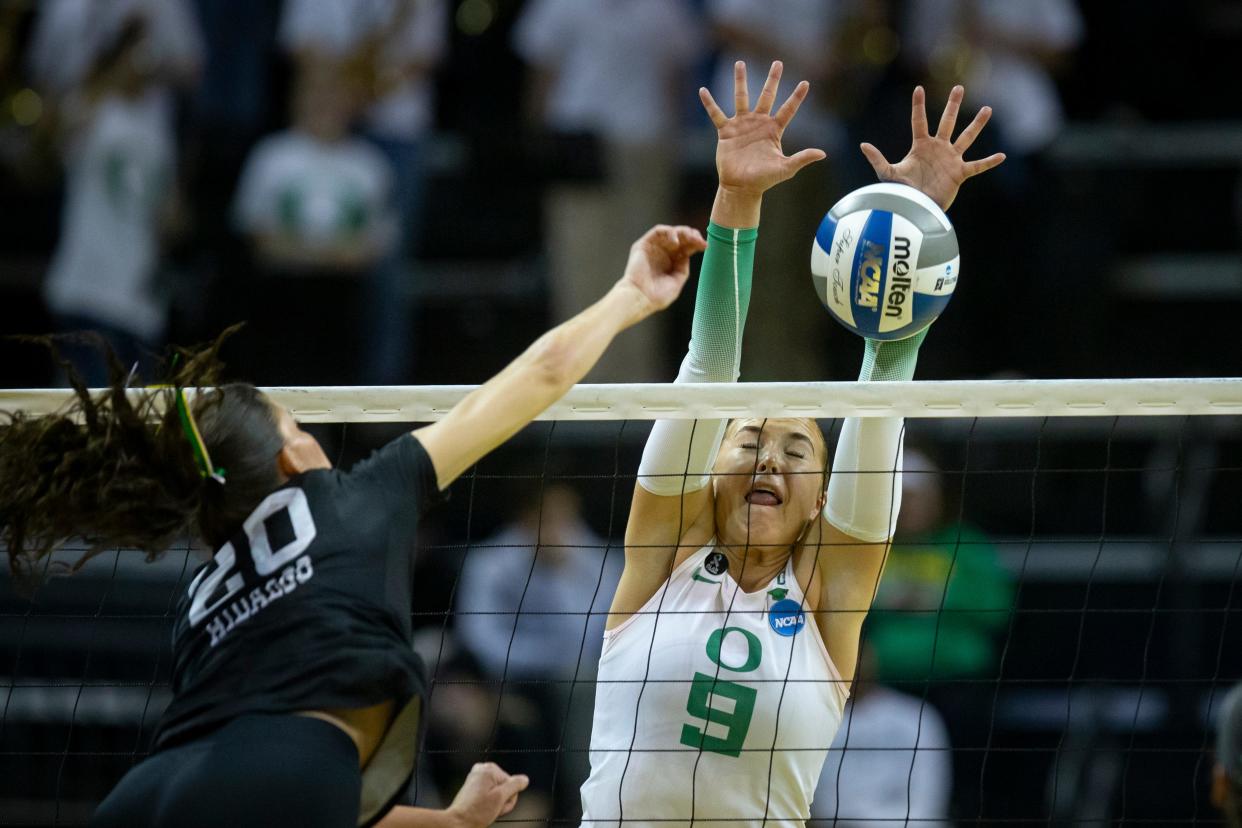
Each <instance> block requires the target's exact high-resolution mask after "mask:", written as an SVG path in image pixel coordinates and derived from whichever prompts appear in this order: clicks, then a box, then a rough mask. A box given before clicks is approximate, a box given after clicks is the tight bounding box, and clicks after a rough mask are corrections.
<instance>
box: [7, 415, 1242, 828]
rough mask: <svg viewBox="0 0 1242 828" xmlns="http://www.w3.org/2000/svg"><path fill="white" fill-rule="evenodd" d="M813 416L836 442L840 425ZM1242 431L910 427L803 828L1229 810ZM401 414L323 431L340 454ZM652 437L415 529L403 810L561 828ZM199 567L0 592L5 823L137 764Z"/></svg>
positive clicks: (84, 804)
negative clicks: (408, 777)
mask: <svg viewBox="0 0 1242 828" xmlns="http://www.w3.org/2000/svg"><path fill="white" fill-rule="evenodd" d="M822 425H823V427H824V431H825V433H826V434H827V435H828V436H829V442H830V443H831V442H832V440H833V439H834V437H835V433H836V431H837V430H839V428H838V426H839V423H837V422H829V421H824V422H823V423H822ZM1238 426H1239V422H1238V421H1237V419H1236V418H1225V417H1176V418H1174V417H1122V418H1078V419H1075V418H1051V419H1043V420H1039V419H1005V420H990V419H979V420H948V419H946V420H921V421H913V420H912V421H908V423H907V462H906V472H905V483H906V486H905V495H904V505H903V513H902V523H901V525H900V527H899V532H898V535H897V538H896V541H895V544H894V547H893V550H892V551H891V553H890V556H889V560H888V564H887V568H886V571H885V575H884V578H883V580H882V582H881V584H880V586H879V589H878V591H877V595H876V601H875V605H874V607H873V609H872V612H871V615H870V617H869V619H868V621H867V623H866V625H865V627H864V632H863V640H864V647H863V656H862V658H861V660H860V663H859V675H860V678H859V679H858V681H857V683H856V684H855V686H854V688H853V696H852V701H851V702H850V705H849V706H848V707H847V709H846V713H845V718H844V720H843V722H842V725H841V728H840V731H839V732H838V733H837V734H836V737H835V740H834V741H833V742H832V745H831V749H830V750H829V752H828V757H827V760H826V762H825V765H824V770H823V773H822V777H821V779H820V782H819V784H818V787H817V793H816V796H815V802H814V804H813V806H812V816H813V822H814V823H815V824H818V825H833V824H836V825H904V824H910V825H935V824H948V822H947V820H952V821H953V822H954V823H955V824H959V825H965V824H977V825H992V824H996V825H1025V824H1029V825H1060V824H1066V825H1069V824H1074V825H1199V824H1203V825H1207V824H1214V823H1219V822H1220V821H1221V817H1220V814H1219V812H1218V811H1216V810H1215V808H1213V806H1212V805H1211V804H1210V802H1209V794H1208V791H1209V786H1210V776H1211V769H1212V765H1213V763H1214V758H1213V755H1212V745H1213V728H1212V725H1213V721H1214V717H1215V712H1216V709H1217V707H1218V706H1219V703H1220V699H1221V697H1222V696H1223V694H1224V692H1226V691H1227V690H1228V689H1229V688H1230V687H1231V686H1232V685H1233V684H1235V683H1236V682H1237V681H1239V679H1240V678H1242V629H1240V625H1239V623H1238V619H1237V618H1236V615H1237V613H1238V612H1239V611H1240V610H1242V600H1240V599H1239V598H1238V596H1237V595H1236V594H1235V592H1236V589H1235V586H1236V583H1237V579H1238V574H1239V566H1240V565H1242V525H1240V523H1242V520H1240V517H1239V516H1240V515H1242V509H1240V508H1239V505H1238V504H1239V503H1242V435H1240V433H1239V428H1238ZM404 428H406V427H403V426H396V425H357V424H351V425H349V426H348V428H346V427H344V426H343V425H325V426H315V427H313V430H314V431H315V432H316V434H317V436H319V437H320V439H321V441H322V442H324V443H325V445H326V447H327V448H328V450H329V456H332V457H334V458H336V459H338V461H339V462H340V463H341V464H343V465H346V466H348V465H349V464H350V463H352V462H354V461H355V460H357V459H359V458H360V457H362V456H365V455H366V454H367V453H368V452H369V451H370V450H372V449H373V448H375V447H377V446H379V445H382V444H383V443H384V442H385V441H386V440H388V439H391V438H392V437H393V436H395V435H396V434H399V433H400V432H401V431H402V430H404ZM648 428H649V424H647V423H636V422H628V423H627V422H594V423H582V422H548V423H539V424H535V425H532V426H531V427H529V428H527V429H526V430H525V431H524V432H522V433H521V434H520V435H519V436H518V437H517V438H516V439H515V440H513V441H512V442H510V443H509V444H507V445H506V446H504V447H502V448H501V449H500V450H498V451H497V452H495V453H494V454H493V455H491V456H489V457H488V458H486V459H485V460H484V461H483V462H481V463H480V464H479V465H478V466H477V467H476V468H474V469H472V470H471V471H470V472H468V473H467V474H466V475H464V476H463V477H462V478H461V479H460V480H458V481H457V482H456V483H455V484H454V485H453V487H452V495H451V499H450V500H449V502H448V503H447V504H446V505H445V506H443V507H441V508H440V509H439V510H437V511H436V512H434V513H432V514H431V515H430V516H429V517H428V518H427V520H426V522H425V523H424V526H423V529H422V532H421V537H420V543H419V548H418V550H417V564H416V577H415V589H414V596H415V597H414V608H413V622H414V628H415V647H416V649H417V650H418V651H419V652H420V654H421V655H422V656H423V658H424V659H425V660H426V662H427V665H428V672H429V675H430V676H431V677H432V682H431V691H430V696H429V699H428V708H427V709H428V714H427V720H428V727H427V734H426V738H425V741H424V743H423V745H422V747H421V754H420V771H419V774H418V776H417V779H416V783H415V786H414V788H413V789H412V790H411V792H410V801H412V802H413V801H417V802H419V803H422V804H428V805H432V806H435V805H443V804H446V803H447V802H448V801H449V800H451V798H452V796H453V794H454V792H455V791H456V789H457V787H458V785H459V784H460V782H461V780H462V778H463V777H464V775H465V773H466V772H468V770H469V768H470V766H471V765H472V764H473V763H474V762H476V761H479V760H481V759H490V760H493V761H496V762H497V763H499V764H500V765H501V766H502V767H504V768H506V769H507V770H510V771H514V772H525V773H528V774H530V776H531V778H532V789H531V793H529V794H527V795H526V796H525V797H524V799H523V803H522V805H521V806H520V808H519V810H518V811H516V812H515V813H514V814H513V815H511V816H510V817H506V818H505V819H506V821H510V822H517V821H532V822H538V823H542V824H551V823H557V824H574V823H577V822H578V821H579V820H580V818H581V810H580V805H579V797H578V788H579V786H580V785H581V784H582V782H583V780H584V778H585V776H586V774H587V773H588V772H589V768H590V759H589V755H588V747H589V744H590V736H591V728H592V705H593V699H594V694H595V686H596V684H595V682H596V663H597V659H598V657H599V653H600V637H601V635H602V630H603V628H604V620H605V615H606V611H607V608H608V606H609V603H610V601H611V598H612V593H613V590H614V589H615V587H616V584H617V580H618V578H619V577H620V574H621V569H622V565H623V563H624V549H623V536H624V530H625V525H626V519H627V514H628V510H629V503H630V497H631V494H632V491H633V486H634V478H635V470H636V469H637V466H638V458H639V455H640V452H641V447H642V442H643V440H644V438H645V435H646V433H647V430H648ZM536 539H538V540H536ZM64 554H65V556H66V558H72V557H73V556H74V551H73V550H72V549H70V550H66V551H65V553H64ZM199 562H200V553H199V552H198V551H196V550H194V549H193V548H192V546H191V544H190V543H189V542H188V541H187V542H186V543H185V544H183V545H181V546H180V547H179V548H175V549H173V550H170V551H169V552H168V553H167V554H166V555H165V556H164V558H163V559H162V560H160V561H158V562H156V563H153V564H144V563H143V561H142V556H141V555H140V554H138V553H134V552H131V551H126V550H118V551H115V552H111V553H108V554H104V555H100V556H98V557H96V558H95V559H93V560H92V561H91V562H90V563H89V564H88V565H87V566H86V567H85V568H84V569H83V571H81V572H79V573H78V574H76V575H74V576H71V577H59V578H55V579H52V580H50V581H49V582H47V583H46V584H45V585H43V586H42V587H40V588H39V590H38V591H37V593H36V594H35V595H34V596H33V600H29V599H27V598H24V597H21V596H19V595H18V594H17V593H15V592H14V590H13V589H12V588H11V586H12V585H11V584H10V583H8V581H7V580H5V581H3V583H0V700H2V703H0V746H2V747H0V762H2V763H3V766H2V768H0V824H4V825H18V824H40V825H42V824H66V825H68V824H81V823H84V822H85V821H86V820H87V819H88V818H89V816H90V814H91V812H92V809H93V808H94V806H95V805H96V804H97V803H98V802H99V800H100V799H102V797H104V796H105V795H106V794H107V792H108V791H109V790H110V789H111V788H112V787H113V786H114V785H115V784H116V782H117V781H118V780H119V779H120V777H121V776H122V775H123V774H124V773H125V772H126V770H127V769H128V768H130V767H131V766H133V765H134V764H135V763H137V762H139V761H141V760H142V758H143V757H144V756H145V755H147V752H148V751H149V749H150V737H151V734H152V732H153V729H154V726H155V724H156V722H157V721H158V719H159V716H160V713H161V711H162V710H163V708H164V707H165V705H166V704H167V703H168V700H169V697H170V691H169V665H170V656H171V654H170V631H171V627H172V622H173V617H172V613H173V608H174V606H175V604H176V601H177V598H178V596H179V594H180V593H181V591H182V590H185V589H186V588H187V586H188V584H189V580H190V578H191V576H192V574H193V572H194V570H195V569H196V568H197V566H198V564H199ZM634 680H635V681H638V682H641V681H642V680H643V676H642V675H637V676H635V677H634ZM777 698H778V699H779V698H781V694H777ZM687 715H688V717H689V718H688V719H687V721H688V722H690V723H693V721H694V719H693V716H692V715H691V714H690V713H688V714H687ZM700 723H701V724H704V725H705V724H706V723H704V722H700ZM705 729H706V727H705ZM821 747H823V748H828V747H829V745H823V746H821ZM747 749H748V750H750V749H755V748H754V747H753V746H750V745H748V746H747ZM766 749H767V750H768V751H769V752H771V750H772V748H771V747H770V746H769V747H768V748H766ZM696 784H708V785H711V784H718V781H716V780H697V779H696ZM770 784H771V785H781V784H790V783H789V782H787V781H786V780H783V779H778V778H773V779H772V780H770ZM756 824H758V823H756Z"/></svg>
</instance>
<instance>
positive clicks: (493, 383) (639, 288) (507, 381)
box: [414, 225, 707, 489]
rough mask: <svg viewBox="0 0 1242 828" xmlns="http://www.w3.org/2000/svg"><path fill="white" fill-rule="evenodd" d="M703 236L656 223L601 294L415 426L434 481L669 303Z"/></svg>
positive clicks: (522, 421) (507, 433) (459, 467)
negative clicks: (433, 418)
mask: <svg viewBox="0 0 1242 828" xmlns="http://www.w3.org/2000/svg"><path fill="white" fill-rule="evenodd" d="M706 246H707V243H706V242H705V241H704V240H703V237H702V235H700V234H699V232H698V231H697V230H694V229H692V228H689V227H668V226H665V225H660V226H657V227H655V228H652V229H651V230H649V231H647V233H646V234H644V235H643V237H642V238H641V239H639V240H638V241H637V242H635V243H634V245H633V247H631V248H630V259H629V262H628V264H627V265H626V269H625V276H623V277H622V279H621V280H620V281H618V282H617V284H616V285H614V286H613V288H612V289H611V290H610V291H608V293H607V294H606V295H605V296H604V298H602V299H600V300H599V301H598V302H596V303H595V304H594V305H592V306H591V307H589V308H587V309H586V310H584V311H582V312H581V313H579V314H578V315H577V316H575V317H574V318H572V319H570V320H569V321H567V322H564V323H562V324H561V325H559V326H557V327H555V328H553V329H552V330H551V331H548V332H547V333H546V334H544V335H543V336H541V337H540V338H539V339H538V340H536V341H535V343H534V344H533V345H531V346H530V347H529V348H527V349H526V351H525V352H524V353H523V354H522V355H521V356H519V357H518V358H517V359H515V360H514V361H513V362H511V363H509V365H508V366H506V367H505V368H504V370H502V371H501V372H500V373H499V374H497V375H496V376H495V377H493V378H492V379H490V380H488V381H487V382H486V383H484V384H483V385H482V386H481V387H479V388H478V389H477V390H475V391H473V392H471V393H470V394H469V395H468V396H467V397H466V398H465V399H463V400H462V401H461V402H460V403H458V404H457V405H456V406H454V408H453V410H452V411H450V412H449V413H448V414H447V415H446V416H445V418H444V419H443V420H440V421H439V422H438V423H433V424H431V425H429V426H425V427H423V428H420V429H418V430H416V431H415V432H414V436H415V437H417V438H418V440H419V442H421V443H422V444H423V447H424V448H425V449H426V450H427V454H428V456H430V458H431V462H432V464H433V465H434V466H435V469H436V477H437V480H438V482H439V484H440V488H442V489H443V488H445V487H446V486H448V485H449V484H450V483H452V482H453V481H454V480H455V479H456V478H457V477H458V475H460V474H461V473H462V472H464V471H465V470H466V469H468V468H470V467H471V466H472V465H474V464H475V463H476V462H478V460H479V459H480V458H481V457H483V456H484V455H485V454H487V453H488V452H490V451H491V450H492V449H494V448H496V447H497V446H499V445H500V444H501V443H503V442H504V441H505V440H507V439H509V438H510V437H512V436H513V435H514V434H515V433H517V432H518V431H519V430H520V429H521V428H523V427H524V426H526V425H527V424H528V423H530V421H531V420H533V419H534V418H535V417H536V416H537V415H538V414H539V413H540V412H542V411H543V410H544V409H545V408H547V407H548V406H549V405H551V404H552V403H554V402H556V401H557V400H558V399H560V398H561V397H562V396H563V395H564V394H565V392H566V391H568V390H569V389H570V387H572V386H573V384H574V383H576V382H578V380H580V379H582V377H583V376H585V375H586V373H587V371H589V370H590V369H591V368H592V367H593V366H594V365H595V363H596V362H597V361H598V360H599V358H600V355H601V354H603V353H604V349H605V348H607V347H608V344H609V343H610V342H612V339H613V337H615V336H616V335H617V334H618V333H620V332H621V331H623V330H625V329H626V328H628V327H630V326H631V325H634V324H636V323H638V322H640V321H642V320H643V319H645V318H647V317H648V316H650V315H651V314H653V313H655V312H657V311H660V310H663V309H664V308H666V307H668V306H669V305H670V304H672V302H673V300H674V299H676V298H677V296H678V294H680V293H681V289H682V286H684V285H685V283H686V279H687V277H688V276H689V275H690V257H691V256H692V255H694V254H695V253H699V252H701V251H702V250H703V249H704V248H705V247H706Z"/></svg>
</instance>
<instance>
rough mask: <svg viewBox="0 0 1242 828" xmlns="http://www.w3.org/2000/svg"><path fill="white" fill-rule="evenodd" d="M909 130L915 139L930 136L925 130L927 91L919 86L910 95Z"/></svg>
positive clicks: (864, 152)
mask: <svg viewBox="0 0 1242 828" xmlns="http://www.w3.org/2000/svg"><path fill="white" fill-rule="evenodd" d="M910 131H911V132H912V133H914V140H916V141H917V140H918V139H920V138H929V137H931V136H930V133H928V131H927V93H926V92H924V91H923V87H921V86H916V87H914V94H913V95H911V96H910ZM863 154H864V155H865V154H866V150H864V151H863Z"/></svg>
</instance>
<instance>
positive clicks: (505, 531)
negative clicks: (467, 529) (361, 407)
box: [456, 483, 621, 816]
mask: <svg viewBox="0 0 1242 828" xmlns="http://www.w3.org/2000/svg"><path fill="white" fill-rule="evenodd" d="M540 495H542V497H540ZM580 510H581V503H580V499H579V496H578V494H577V492H575V491H574V490H573V489H572V488H570V487H569V486H567V485H564V484H559V483H553V484H549V485H548V486H547V487H546V488H543V490H542V492H541V491H540V487H538V486H534V487H533V488H532V489H531V490H530V491H529V493H528V496H527V497H526V498H525V499H524V500H523V501H521V502H520V503H519V507H518V511H517V512H516V514H515V515H514V517H513V519H512V520H511V522H510V523H508V524H507V525H505V526H504V527H502V528H501V529H500V531H499V532H498V533H497V534H496V535H494V536H493V537H491V538H490V539H488V540H487V541H486V542H485V543H484V544H482V545H481V547H479V548H475V549H471V550H469V551H468V552H467V554H466V559H465V564H464V566H463V568H462V574H461V582H460V586H459V588H458V590H457V599H456V600H457V607H456V629H457V634H458V638H459V640H460V641H461V643H462V646H463V647H465V649H466V650H468V651H469V652H470V653H471V654H472V655H473V656H474V658H475V660H476V661H477V662H478V663H479V665H480V667H481V669H482V671H483V674H484V675H485V676H487V677H488V678H490V679H493V680H494V681H500V680H504V681H505V682H516V683H515V684H513V685H512V686H509V685H506V686H504V687H503V688H502V692H503V694H504V695H505V697H506V698H508V697H510V696H516V697H518V698H524V699H527V700H529V701H530V702H531V703H533V704H534V706H535V707H536V708H537V710H538V711H539V724H538V732H539V733H540V734H541V740H542V741H541V744H539V745H538V747H540V748H542V749H544V750H547V749H554V748H560V749H562V753H561V755H560V756H556V755H554V754H545V756H546V758H547V760H548V761H547V762H546V763H545V764H544V765H542V766H539V767H531V768H529V769H528V772H530V774H531V784H532V787H535V788H541V789H543V790H545V791H548V792H551V793H556V794H559V797H558V798H559V801H560V803H561V806H560V808H561V810H560V811H558V813H559V814H560V815H561V816H564V815H565V814H566V811H565V809H568V808H576V807H577V794H578V787H579V786H580V785H581V784H582V782H583V781H585V779H586V775H587V772H588V771H589V762H588V759H587V752H586V750H585V748H586V747H587V746H588V742H587V739H586V736H587V734H589V733H590V729H591V715H592V706H593V704H594V698H593V694H592V693H591V689H592V684H591V680H592V678H593V677H594V675H595V665H596V664H597V662H598V661H599V654H600V649H601V647H602V645H603V636H604V620H605V617H606V614H607V611H608V607H609V605H610V604H611V601H612V596H613V593H614V592H615V591H616V586H617V581H618V579H619V578H620V575H621V572H620V570H621V567H620V564H621V550H620V549H617V550H616V552H615V553H614V554H613V555H607V554H606V552H607V547H608V544H607V542H606V541H604V540H603V539H601V538H599V537H598V536H597V535H596V534H595V533H594V532H592V531H591V529H590V527H588V526H587V525H586V522H585V521H584V520H583V518H582V516H581V511H580ZM579 743H580V744H579ZM575 746H577V747H581V748H582V750H573V749H572V748H573V747H575ZM553 762H559V767H557V766H555V765H553ZM514 772H516V771H514ZM554 779H555V780H556V787H557V791H550V790H549V786H550V785H551V784H552V782H553V780H554Z"/></svg>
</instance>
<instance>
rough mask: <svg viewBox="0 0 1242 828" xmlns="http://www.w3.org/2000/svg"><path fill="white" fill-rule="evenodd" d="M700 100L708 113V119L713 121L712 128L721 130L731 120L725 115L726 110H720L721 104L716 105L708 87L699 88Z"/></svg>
mask: <svg viewBox="0 0 1242 828" xmlns="http://www.w3.org/2000/svg"><path fill="white" fill-rule="evenodd" d="M699 100H700V101H701V102H702V103H703V109H704V110H706V112H707V117H708V118H711V119H712V126H714V127H715V128H716V129H720V128H721V127H722V126H724V125H725V124H726V123H728V121H729V118H728V116H727V115H725V114H724V110H723V109H721V108H720V104H718V103H716V99H715V98H713V97H712V93H711V92H708V91H707V87H705V86H702V87H699Z"/></svg>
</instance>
